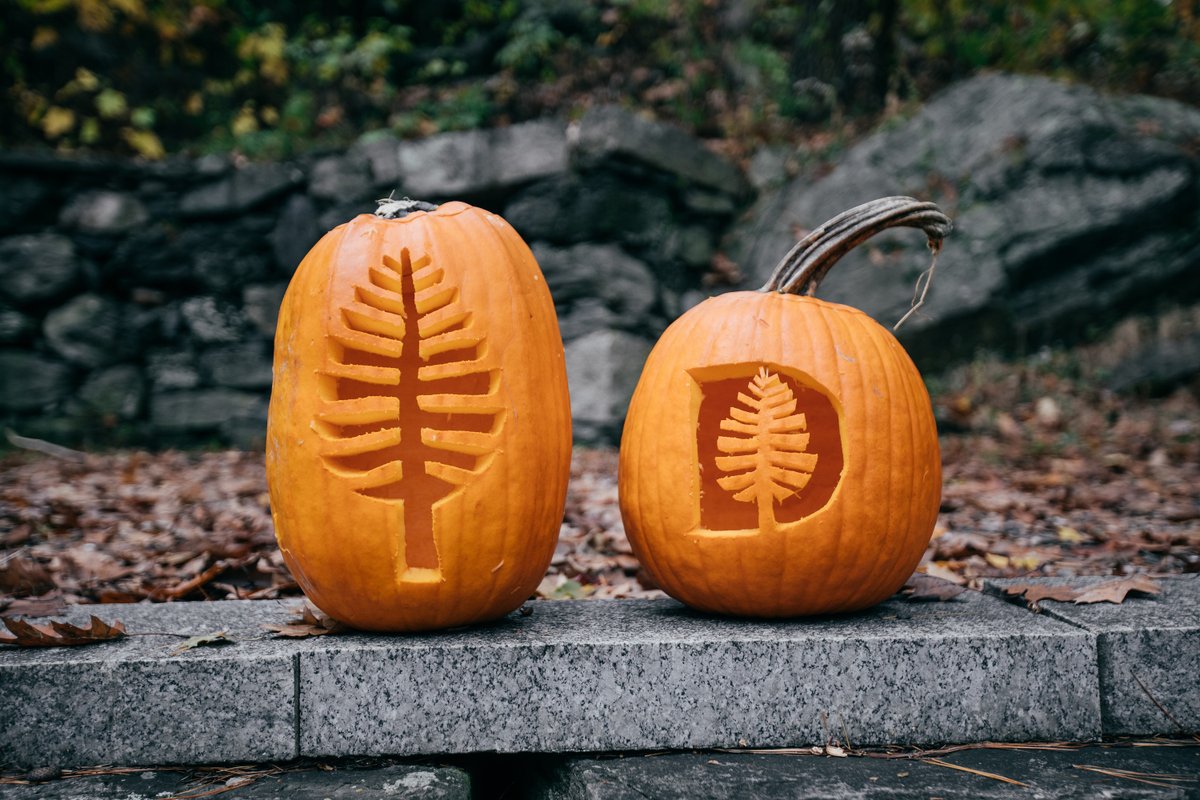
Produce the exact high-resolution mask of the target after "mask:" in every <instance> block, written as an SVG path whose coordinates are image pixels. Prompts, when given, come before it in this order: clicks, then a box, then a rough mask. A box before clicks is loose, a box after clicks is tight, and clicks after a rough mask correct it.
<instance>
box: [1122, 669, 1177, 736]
mask: <svg viewBox="0 0 1200 800" xmlns="http://www.w3.org/2000/svg"><path fill="white" fill-rule="evenodd" d="M1130 674H1131V675H1133V679H1134V680H1135V681H1137V685H1138V686H1140V687H1141V688H1142V691H1143V692H1145V693H1146V697H1149V698H1150V702H1151V703H1154V705H1155V706H1156V707H1157V708H1158V710H1159V711H1161V712H1162V713H1163V716H1165V717H1166V718H1167V719H1169V720H1171V723H1172V724H1174V725H1175V727H1176V728H1177V729H1178V730H1179V732H1180V733H1182V734H1183V735H1185V736H1186V735H1187V733H1188V729H1187V728H1185V727H1183V725H1181V724H1180V722H1179V720H1177V719H1175V715H1174V714H1172V713H1171V712H1170V711H1168V710H1167V707H1166V706H1164V705H1163V704H1162V703H1160V702H1158V698H1157V697H1155V696H1154V695H1152V694H1151V693H1150V690H1149V689H1148V688H1146V684H1144V683H1142V679H1141V678H1139V677H1138V676H1137V673H1136V672H1132V673H1130Z"/></svg>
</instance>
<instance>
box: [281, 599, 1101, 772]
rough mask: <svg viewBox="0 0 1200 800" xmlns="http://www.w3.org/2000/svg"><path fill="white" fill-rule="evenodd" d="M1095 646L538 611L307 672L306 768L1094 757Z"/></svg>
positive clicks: (932, 621) (349, 645)
mask: <svg viewBox="0 0 1200 800" xmlns="http://www.w3.org/2000/svg"><path fill="white" fill-rule="evenodd" d="M1095 675H1096V655H1095V649H1094V640H1093V638H1092V637H1091V636H1089V635H1087V634H1086V633H1084V632H1083V631H1080V630H1078V629H1076V628H1072V627H1071V626H1068V625H1064V624H1063V623H1061V622H1057V621H1055V620H1051V619H1048V618H1046V617H1039V616H1035V615H1032V614H1029V613H1028V612H1025V611H1022V610H1021V609H1018V608H1016V607H1014V606H1012V605H1010V604H1007V603H1005V602H1003V601H1000V600H997V599H995V598H990V597H985V596H982V595H978V594H973V593H972V594H967V595H962V596H961V599H960V600H957V601H955V602H951V603H923V604H922V603H910V602H902V601H890V602H888V603H885V604H883V605H881V606H878V607H876V608H875V609H872V610H870V611H868V612H863V613H860V614H856V615H850V616H843V617H836V618H824V619H811V620H799V621H790V622H755V621H746V620H732V619H722V618H716V617H709V616H702V615H699V614H696V613H693V612H691V611H689V610H687V609H686V608H684V607H683V606H681V605H679V604H677V603H674V602H672V601H665V600H664V601H634V600H620V601H609V602H605V601H582V602H561V603H548V602H543V603H537V604H534V606H533V614H532V615H531V616H529V617H520V616H516V615H514V616H510V617H509V618H507V619H505V620H503V621H501V622H500V623H497V624H495V625H492V626H488V627H486V628H477V629H474V630H469V631H458V632H447V633H441V634H432V635H424V636H416V637H408V638H394V637H381V636H366V635H360V636H353V637H339V638H337V639H332V638H329V637H327V638H325V639H324V640H323V641H319V642H316V643H315V644H314V646H313V648H311V649H309V650H306V651H305V652H302V653H301V654H300V696H301V698H302V708H303V712H302V713H303V714H304V715H307V714H310V711H309V710H310V709H314V708H319V709H321V710H322V712H321V714H320V715H319V716H314V717H309V718H305V719H303V722H302V725H301V731H300V752H301V754H302V755H343V754H345V755H348V754H352V753H354V754H374V753H389V752H391V753H426V752H428V753H436V752H472V751H500V752H511V751H551V752H560V751H587V750H628V749H654V748H692V747H735V746H738V745H739V744H740V745H742V746H750V747H772V746H775V747H777V746H788V745H797V744H807V743H813V742H818V741H824V739H825V733H824V730H825V727H824V726H825V724H826V723H823V722H822V716H823V715H824V718H825V719H826V720H827V725H828V727H829V729H830V731H831V733H832V734H833V735H837V736H839V737H845V736H846V735H848V736H849V739H850V740H851V741H852V742H854V743H856V744H869V743H885V742H948V741H954V742H956V741H971V740H976V739H1088V738H1091V737H1094V736H1096V735H1098V733H1099V722H1100V705H1099V704H1100V701H1099V696H1098V693H1097V691H1096V680H1095Z"/></svg>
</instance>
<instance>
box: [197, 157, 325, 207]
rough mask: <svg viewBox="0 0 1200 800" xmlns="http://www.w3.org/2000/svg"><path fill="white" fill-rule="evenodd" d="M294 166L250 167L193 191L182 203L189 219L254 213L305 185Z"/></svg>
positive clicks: (267, 165) (257, 165) (271, 164)
mask: <svg viewBox="0 0 1200 800" xmlns="http://www.w3.org/2000/svg"><path fill="white" fill-rule="evenodd" d="M303 181H304V173H303V172H301V171H300V169H299V168H297V167H296V166H295V165H293V164H273V163H266V164H249V165H247V166H245V167H242V168H240V169H236V170H234V171H233V172H232V173H229V174H227V175H225V176H224V177H222V178H220V179H219V180H217V181H214V182H212V183H207V184H205V185H203V186H199V187H197V188H195V189H192V190H191V191H190V192H188V193H187V194H185V195H184V196H183V198H182V199H181V200H180V201H179V211H180V213H181V214H183V215H184V216H185V217H207V216H227V215H231V214H237V213H239V212H242V211H246V210H248V209H251V208H253V207H255V206H257V205H259V204H260V203H263V202H265V201H267V200H270V199H271V198H273V197H277V196H279V195H281V194H283V193H284V192H286V191H287V190H288V189H291V188H292V187H294V186H297V185H299V184H300V183H303Z"/></svg>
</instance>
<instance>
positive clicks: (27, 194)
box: [0, 175, 53, 234]
mask: <svg viewBox="0 0 1200 800" xmlns="http://www.w3.org/2000/svg"><path fill="white" fill-rule="evenodd" d="M52 195H53V192H52V190H51V188H50V187H49V186H47V185H46V183H45V182H44V181H41V180H38V179H36V178H33V177H29V176H19V175H7V176H5V178H4V180H2V181H0V234H6V233H9V232H10V231H12V232H16V231H20V230H27V229H28V228H27V226H28V223H29V221H30V220H31V219H32V218H33V217H34V216H35V215H36V214H37V213H38V212H40V211H41V209H42V208H43V206H45V205H48V203H49V202H50V199H51V197H52Z"/></svg>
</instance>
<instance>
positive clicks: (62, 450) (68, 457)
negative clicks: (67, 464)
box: [4, 428, 87, 461]
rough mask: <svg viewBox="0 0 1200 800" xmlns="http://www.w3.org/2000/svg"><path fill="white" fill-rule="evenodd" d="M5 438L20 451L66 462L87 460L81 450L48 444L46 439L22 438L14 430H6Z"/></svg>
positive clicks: (52, 443)
mask: <svg viewBox="0 0 1200 800" xmlns="http://www.w3.org/2000/svg"><path fill="white" fill-rule="evenodd" d="M4 438H5V439H7V440H8V443H9V444H11V445H12V446H13V447H16V448H17V449H19V450H31V451H33V452H35V453H41V454H42V455H47V456H51V457H52V458H61V459H63V460H64V461H83V460H85V459H86V458H87V454H86V453H82V452H80V451H79V450H72V449H71V448H69V447H63V446H62V445H61V444H55V443H54V442H47V441H46V440H45V439H33V438H30V437H28V436H21V435H20V434H18V433H17V432H16V431H14V430H13V429H12V428H5V429H4Z"/></svg>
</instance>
